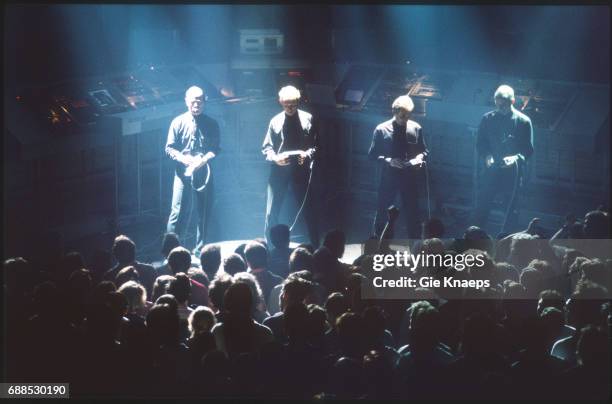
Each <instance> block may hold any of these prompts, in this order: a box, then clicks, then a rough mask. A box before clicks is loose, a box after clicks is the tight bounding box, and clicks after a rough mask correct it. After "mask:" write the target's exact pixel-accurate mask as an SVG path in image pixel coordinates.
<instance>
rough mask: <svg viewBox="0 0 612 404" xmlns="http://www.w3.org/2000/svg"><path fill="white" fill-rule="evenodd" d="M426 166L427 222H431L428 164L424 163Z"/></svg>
mask: <svg viewBox="0 0 612 404" xmlns="http://www.w3.org/2000/svg"><path fill="white" fill-rule="evenodd" d="M423 165H424V166H425V190H426V193H427V220H431V199H430V197H429V171H428V170H427V162H426V161H423Z"/></svg>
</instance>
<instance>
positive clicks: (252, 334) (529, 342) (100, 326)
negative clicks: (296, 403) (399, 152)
mask: <svg viewBox="0 0 612 404" xmlns="http://www.w3.org/2000/svg"><path fill="white" fill-rule="evenodd" d="M608 224H609V219H608V214H607V213H606V212H604V211H602V210H595V211H591V212H588V213H587V214H586V216H585V218H584V220H583V221H582V223H579V222H578V221H575V220H574V222H573V223H569V222H568V224H567V225H566V226H565V228H564V229H561V230H560V231H559V232H557V234H555V236H553V238H552V239H551V240H542V239H541V234H542V232H535V231H533V226H532V225H530V226H529V228H528V229H527V230H525V231H522V232H518V233H514V234H511V235H508V236H507V237H505V238H504V239H502V240H499V241H495V240H493V238H492V237H490V235H488V234H487V233H486V232H485V231H484V230H482V229H480V228H477V227H473V226H472V227H469V228H467V229H466V230H465V232H464V234H463V238H462V239H455V240H442V239H440V238H441V237H443V236H444V235H445V233H446V231H447V229H446V228H445V226H444V223H443V222H442V221H441V220H439V219H431V220H429V221H427V222H425V223H424V226H423V234H422V240H420V241H418V246H419V248H421V249H423V250H424V251H426V252H432V253H450V254H457V253H465V252H469V253H472V254H474V253H484V252H486V257H485V269H482V268H480V269H478V268H475V267H474V266H470V265H468V266H467V267H466V268H459V267H458V266H457V265H455V266H454V267H446V266H445V265H437V266H436V267H435V268H434V269H432V268H428V267H424V266H421V267H419V268H418V269H417V271H416V272H415V273H414V274H411V275H410V276H412V277H418V276H424V275H427V276H432V277H433V278H436V279H441V278H442V277H443V276H450V275H452V276H453V277H455V278H456V279H462V280H466V281H470V280H482V279H486V280H490V281H491V284H490V286H489V287H486V288H481V289H474V288H457V289H454V290H448V289H444V288H441V287H440V288H438V287H429V288H422V287H421V288H417V289H415V290H414V291H413V292H414V293H412V294H410V296H409V297H407V298H406V299H403V300H397V299H396V300H388V299H384V298H383V297H384V296H379V295H377V294H375V293H374V294H370V292H372V291H370V290H368V291H366V290H362V288H363V287H364V285H369V284H371V279H370V277H371V276H372V275H371V273H370V272H369V271H368V270H366V268H367V267H368V265H370V264H371V262H372V259H373V257H372V255H371V254H364V255H362V256H361V257H359V258H358V259H356V260H355V262H354V263H355V265H356V266H352V265H347V264H345V263H343V262H342V261H340V259H341V258H342V257H343V255H344V250H345V245H346V237H345V234H344V233H343V232H342V231H340V230H332V231H330V232H328V233H327V235H326V236H325V239H324V241H323V244H322V246H321V247H320V248H319V249H317V250H316V251H314V249H312V247H311V246H308V245H301V246H299V247H297V248H295V249H291V248H289V228H288V227H287V226H286V225H277V226H275V227H273V228H272V229H271V240H270V241H271V245H270V246H267V245H266V244H265V242H263V240H261V239H255V240H252V241H249V242H247V243H245V244H244V245H242V246H240V247H239V248H237V249H236V251H235V252H234V253H232V254H231V255H229V256H227V257H225V259H222V256H221V249H220V245H218V244H208V245H206V246H204V247H203V249H202V251H201V255H200V264H201V268H196V267H194V266H193V265H192V256H191V254H190V252H189V251H188V250H187V249H185V248H184V247H181V246H180V243H179V240H178V237H177V236H176V235H175V234H173V233H168V234H166V235H165V236H164V241H163V243H162V244H163V246H162V251H161V253H162V256H163V257H164V261H163V262H160V263H159V264H158V265H157V266H156V268H155V269H154V268H153V267H152V266H151V265H148V264H144V263H142V262H139V261H137V257H136V245H135V243H134V242H133V241H132V240H131V239H130V238H129V237H128V236H126V235H120V236H118V237H117V238H116V239H115V240H114V243H113V245H112V248H111V249H110V251H107V252H105V251H104V250H100V249H98V250H97V252H96V254H95V257H94V259H93V260H92V262H91V265H90V266H88V265H87V263H86V262H85V260H84V259H83V257H82V256H81V255H80V254H79V253H78V252H76V251H73V252H70V253H68V254H64V246H63V241H62V240H61V237H59V236H54V235H53V234H51V235H47V238H48V239H49V244H48V245H47V246H42V247H41V248H42V249H41V251H37V252H36V254H35V255H32V256H29V255H28V256H26V258H24V257H13V258H8V259H6V260H5V261H4V271H3V273H4V277H3V278H4V283H3V285H2V286H3V291H4V292H5V296H6V297H5V302H6V310H5V312H6V324H7V327H6V341H7V342H6V346H7V347H9V348H10V349H9V350H8V352H7V353H6V357H5V361H6V370H7V376H8V378H7V380H8V381H11V380H15V381H19V382H23V383H27V382H30V383H35V382H38V381H40V380H44V381H48V382H70V384H71V396H74V397H79V398H93V397H128V396H129V397H148V398H157V397H168V398H169V397H173V398H183V397H190V398H226V399H231V398H256V399H257V398H259V399H313V398H315V399H374V400H377V399H382V400H385V399H401V400H418V399H436V398H442V399H458V398H459V399H468V400H469V399H495V398H511V399H530V398H535V399H565V398H571V399H608V398H609V397H610V358H609V348H610V314H609V292H610V289H609V288H610V271H611V270H612V261H611V260H610V259H609V257H607V256H606V254H608V253H609V252H606V254H602V251H601V249H599V250H598V249H594V248H593V247H592V245H591V246H589V244H588V243H586V242H587V241H588V240H591V241H592V240H593V239H605V238H606V237H609V235H608V234H609V233H608V230H607V226H608ZM562 230H563V231H562ZM576 235H579V236H580V237H582V238H581V240H582V241H583V242H584V243H583V244H570V247H571V248H568V247H567V246H564V239H563V237H568V236H571V237H576ZM602 241H603V240H602ZM379 247H380V248H382V247H381V246H379ZM388 247H389V246H386V247H385V248H388ZM309 248H310V249H309ZM368 253H372V254H373V253H376V252H375V251H374V250H372V251H369V250H368ZM30 257H32V258H30ZM111 257H112V258H114V259H115V261H116V264H115V265H114V266H113V267H112V268H110V258H111ZM109 268H110V269H109ZM103 271H105V272H103ZM102 274H103V275H102ZM366 292H367V293H368V295H367V296H372V297H371V298H368V299H366V298H364V295H365V293H366Z"/></svg>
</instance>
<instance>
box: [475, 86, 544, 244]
mask: <svg viewBox="0 0 612 404" xmlns="http://www.w3.org/2000/svg"><path fill="white" fill-rule="evenodd" d="M494 99H495V106H496V109H495V110H494V111H490V112H487V113H486V114H485V115H484V116H483V117H482V121H481V122H480V126H479V128H478V134H477V138H476V154H477V156H478V161H479V164H478V166H480V165H482V166H484V167H483V168H482V171H481V172H480V175H479V180H478V195H477V198H476V209H475V211H474V215H473V219H472V224H474V225H476V226H479V227H481V228H484V227H485V226H486V224H487V218H488V216H489V211H490V210H491V204H492V202H493V200H494V198H495V196H497V195H498V194H500V193H503V194H505V195H506V197H505V198H504V205H505V209H506V217H505V219H504V224H503V226H502V230H501V233H507V232H511V231H513V230H515V229H516V226H517V224H518V223H517V219H518V213H517V212H516V200H517V195H518V192H519V190H520V188H521V182H522V179H523V175H524V163H525V161H526V160H527V159H528V158H529V157H530V156H531V155H532V154H533V126H532V125H531V119H529V117H528V116H527V115H525V114H523V113H522V112H520V111H519V110H517V109H516V108H514V101H515V99H514V90H513V89H512V87H510V86H508V85H501V86H499V88H498V89H497V91H495V95H494ZM479 168H480V167H477V169H479Z"/></svg>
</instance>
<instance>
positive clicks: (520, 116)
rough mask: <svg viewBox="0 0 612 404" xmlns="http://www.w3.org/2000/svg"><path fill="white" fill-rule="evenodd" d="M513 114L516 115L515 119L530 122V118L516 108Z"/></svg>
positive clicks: (525, 122)
mask: <svg viewBox="0 0 612 404" xmlns="http://www.w3.org/2000/svg"><path fill="white" fill-rule="evenodd" d="M514 116H515V117H516V120H518V121H519V122H521V123H524V124H531V119H530V118H529V117H528V116H527V115H525V114H524V113H522V112H521V111H519V110H516V109H515V110H514Z"/></svg>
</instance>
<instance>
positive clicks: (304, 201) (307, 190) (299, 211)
mask: <svg viewBox="0 0 612 404" xmlns="http://www.w3.org/2000/svg"><path fill="white" fill-rule="evenodd" d="M313 168H314V159H311V160H310V167H309V169H310V174H309V175H308V185H306V192H304V199H303V200H302V205H301V206H300V209H298V211H297V214H296V215H295V220H294V221H293V224H292V225H291V227H289V231H290V232H291V231H293V227H294V226H295V224H296V223H297V221H298V218H299V217H300V213H302V209H304V205H305V204H306V198H308V193H309V191H310V183H311V182H312V172H313V171H314V170H313Z"/></svg>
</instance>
